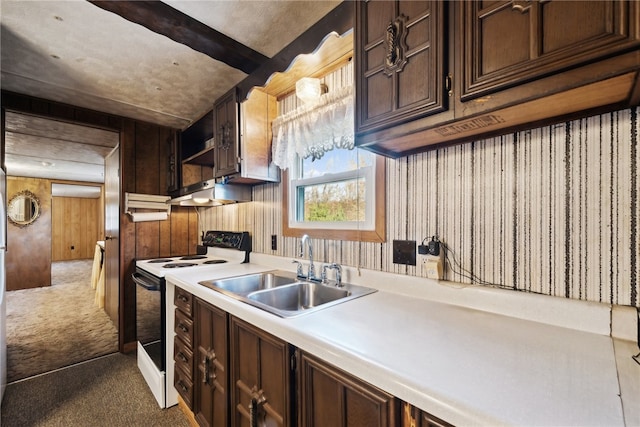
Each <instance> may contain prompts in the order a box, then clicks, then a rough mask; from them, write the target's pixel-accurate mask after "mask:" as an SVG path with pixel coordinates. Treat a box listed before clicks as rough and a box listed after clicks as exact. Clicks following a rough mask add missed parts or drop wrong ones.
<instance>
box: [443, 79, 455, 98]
mask: <svg viewBox="0 0 640 427" xmlns="http://www.w3.org/2000/svg"><path fill="white" fill-rule="evenodd" d="M444 88H445V89H446V90H447V92H448V94H449V96H453V77H452V76H451V74H449V75H448V76H447V77H445V78H444Z"/></svg>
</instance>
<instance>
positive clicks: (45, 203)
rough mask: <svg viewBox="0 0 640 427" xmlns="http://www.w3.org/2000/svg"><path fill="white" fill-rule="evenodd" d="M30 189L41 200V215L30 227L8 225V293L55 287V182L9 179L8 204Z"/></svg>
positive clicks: (6, 267)
mask: <svg viewBox="0 0 640 427" xmlns="http://www.w3.org/2000/svg"><path fill="white" fill-rule="evenodd" d="M23 190H29V191H31V192H32V193H33V194H35V195H36V197H37V198H38V199H39V200H40V216H39V217H38V218H37V219H36V221H35V222H33V223H32V224H31V225H29V226H27V227H22V228H21V227H18V226H16V225H13V224H12V223H11V222H9V223H8V224H7V253H6V256H5V269H6V274H7V290H8V291H14V290H18V289H28V288H37V287H41V286H51V182H50V181H49V180H48V179H38V178H22V177H13V176H8V177H7V202H8V201H10V200H11V199H12V198H13V196H15V195H16V193H18V192H20V191H23Z"/></svg>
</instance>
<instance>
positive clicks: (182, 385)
mask: <svg viewBox="0 0 640 427" xmlns="http://www.w3.org/2000/svg"><path fill="white" fill-rule="evenodd" d="M178 385H179V386H180V389H181V390H182V392H183V393H186V392H187V391H189V389H188V388H187V386H185V385H184V384H182V381H178Z"/></svg>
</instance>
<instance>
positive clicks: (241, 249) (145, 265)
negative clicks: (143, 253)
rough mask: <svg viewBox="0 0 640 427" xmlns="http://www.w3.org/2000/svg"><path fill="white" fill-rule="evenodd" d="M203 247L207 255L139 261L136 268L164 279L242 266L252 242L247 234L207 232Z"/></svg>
mask: <svg viewBox="0 0 640 427" xmlns="http://www.w3.org/2000/svg"><path fill="white" fill-rule="evenodd" d="M203 245H204V246H206V247H207V253H206V254H199V255H184V256H170V257H160V258H151V259H143V260H137V261H136V268H139V269H141V270H144V271H146V272H147V273H150V274H153V275H154V276H156V277H164V276H165V274H166V273H167V272H171V273H173V272H175V271H184V270H191V269H193V268H203V267H210V268H215V267H216V266H225V265H233V264H241V263H243V262H245V261H246V259H247V254H248V252H249V251H250V250H251V241H250V239H249V235H248V233H246V232H242V233H235V232H227V231H207V232H206V233H205V235H204V237H203Z"/></svg>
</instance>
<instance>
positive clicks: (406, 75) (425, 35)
mask: <svg viewBox="0 0 640 427" xmlns="http://www.w3.org/2000/svg"><path fill="white" fill-rule="evenodd" d="M445 8H446V4H445V3H443V2H441V1H419V2H395V1H371V2H357V3H356V22H357V26H356V32H355V46H356V48H355V49H356V63H355V65H356V67H355V68H356V93H357V101H356V104H357V106H358V108H356V117H355V119H356V120H355V122H356V132H358V133H363V132H368V131H372V130H377V129H383V128H386V127H389V126H393V125H395V124H397V123H402V122H406V121H410V120H415V119H418V118H420V117H424V116H426V115H429V114H434V113H439V112H441V111H444V110H446V109H447V104H448V97H447V95H446V90H445V85H446V82H445V79H446V78H445V75H446V70H447V69H448V67H447V64H446V63H445V58H446V55H445V53H446V49H445V40H446V22H445Z"/></svg>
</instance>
